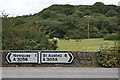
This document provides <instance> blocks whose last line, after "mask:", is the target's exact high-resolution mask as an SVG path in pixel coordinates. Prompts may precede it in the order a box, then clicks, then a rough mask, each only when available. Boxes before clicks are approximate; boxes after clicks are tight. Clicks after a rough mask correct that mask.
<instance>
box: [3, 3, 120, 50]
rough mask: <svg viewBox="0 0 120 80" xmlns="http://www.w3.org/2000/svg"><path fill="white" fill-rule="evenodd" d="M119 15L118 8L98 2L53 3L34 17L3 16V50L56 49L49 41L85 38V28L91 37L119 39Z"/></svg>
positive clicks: (86, 33)
mask: <svg viewBox="0 0 120 80" xmlns="http://www.w3.org/2000/svg"><path fill="white" fill-rule="evenodd" d="M118 13H119V9H118V6H115V5H104V3H101V2H97V3H95V4H94V5H77V6H75V5H59V4H55V5H52V6H50V7H48V8H46V9H44V10H42V11H41V12H39V13H36V14H33V15H31V14H30V15H24V16H17V17H10V18H8V17H7V16H5V15H3V49H40V50H46V49H56V48H55V47H56V44H55V43H54V42H51V41H49V39H52V38H53V37H58V38H61V39H63V38H64V37H70V38H71V39H86V38H88V25H89V37H90V38H104V39H118V38H117V30H118ZM58 49H59V48H58Z"/></svg>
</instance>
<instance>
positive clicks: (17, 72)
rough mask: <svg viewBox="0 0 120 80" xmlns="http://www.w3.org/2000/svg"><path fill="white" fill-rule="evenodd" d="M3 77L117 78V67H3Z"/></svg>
mask: <svg viewBox="0 0 120 80" xmlns="http://www.w3.org/2000/svg"><path fill="white" fill-rule="evenodd" d="M2 77H3V78H118V68H77V67H17V68H16V67H11V68H10V67H4V68H2Z"/></svg>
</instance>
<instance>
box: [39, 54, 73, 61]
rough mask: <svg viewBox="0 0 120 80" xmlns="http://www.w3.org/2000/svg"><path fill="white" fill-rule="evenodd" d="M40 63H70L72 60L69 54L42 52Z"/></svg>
mask: <svg viewBox="0 0 120 80" xmlns="http://www.w3.org/2000/svg"><path fill="white" fill-rule="evenodd" d="M40 56H41V57H39V58H40V59H39V60H40V61H39V62H40V63H71V62H72V61H73V59H74V57H73V55H72V53H70V52H46V53H45V52H42V53H41V55H40Z"/></svg>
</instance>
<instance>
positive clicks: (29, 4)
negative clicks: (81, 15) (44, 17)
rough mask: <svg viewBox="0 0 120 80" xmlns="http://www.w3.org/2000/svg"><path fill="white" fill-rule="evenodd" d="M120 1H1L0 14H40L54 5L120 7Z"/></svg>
mask: <svg viewBox="0 0 120 80" xmlns="http://www.w3.org/2000/svg"><path fill="white" fill-rule="evenodd" d="M119 1H120V0H0V12H1V11H3V10H5V13H7V14H10V15H11V16H16V15H28V14H34V13H37V12H40V11H41V10H43V9H44V8H47V7H49V6H50V5H52V4H71V5H81V4H82V5H93V4H94V3H95V2H103V3H104V4H107V5H108V4H114V5H118V2H119Z"/></svg>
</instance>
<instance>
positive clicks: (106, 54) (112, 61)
mask: <svg viewBox="0 0 120 80" xmlns="http://www.w3.org/2000/svg"><path fill="white" fill-rule="evenodd" d="M118 59H119V56H118V46H117V45H114V46H112V47H108V46H107V45H105V46H104V47H102V48H101V50H100V53H99V55H98V63H99V64H100V65H101V66H103V67H115V66H117V64H118Z"/></svg>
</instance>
